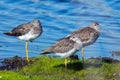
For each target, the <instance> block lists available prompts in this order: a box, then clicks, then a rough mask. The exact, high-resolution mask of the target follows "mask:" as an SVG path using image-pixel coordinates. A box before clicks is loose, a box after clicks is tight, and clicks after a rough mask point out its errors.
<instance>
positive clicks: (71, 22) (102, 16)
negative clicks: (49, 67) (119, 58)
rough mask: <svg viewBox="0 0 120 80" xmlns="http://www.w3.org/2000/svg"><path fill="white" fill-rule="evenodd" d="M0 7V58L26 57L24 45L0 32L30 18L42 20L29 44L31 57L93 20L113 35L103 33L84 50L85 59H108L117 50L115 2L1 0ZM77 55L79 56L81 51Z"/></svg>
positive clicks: (116, 3)
mask: <svg viewBox="0 0 120 80" xmlns="http://www.w3.org/2000/svg"><path fill="white" fill-rule="evenodd" d="M0 5H1V7H0V21H1V22H0V24H1V27H0V30H1V31H0V39H1V40H0V45H1V46H2V47H0V51H1V52H0V53H1V56H0V58H5V57H12V56H15V55H18V56H25V49H24V48H25V47H24V46H25V43H24V42H23V41H21V40H19V39H17V38H14V37H10V36H6V35H3V34H2V33H3V32H5V31H9V30H11V29H12V28H14V27H16V26H18V25H19V24H22V23H26V22H29V21H31V20H33V19H39V20H41V23H42V26H43V31H44V32H43V34H42V35H41V36H40V37H39V38H37V39H36V40H35V41H33V42H32V43H29V56H30V57H32V56H39V53H40V51H41V50H43V49H46V48H47V47H48V46H50V45H52V44H53V43H55V42H56V41H57V40H58V39H60V38H62V37H65V36H66V35H68V34H70V33H71V32H73V31H75V30H77V29H79V28H82V27H85V26H88V25H89V24H90V23H91V22H93V21H95V22H98V23H100V25H101V26H102V27H103V28H106V29H107V30H109V31H110V32H112V33H113V34H110V33H108V32H107V33H103V32H102V34H101V36H100V37H99V39H98V40H97V42H96V43H94V44H93V45H91V46H88V47H86V48H85V57H86V58H89V57H98V56H110V55H111V54H109V52H110V51H114V50H116V51H117V50H119V45H118V44H119V40H120V37H119V24H120V23H119V21H120V16H119V13H120V11H119V10H120V8H119V7H118V6H119V3H118V2H117V1H115V0H114V1H113V0H111V1H109V0H105V1H104V0H100V1H96V0H93V2H92V4H91V1H90V0H26V1H23V0H14V1H13V0H1V1H0ZM77 54H78V55H79V57H81V52H80V51H79V52H77Z"/></svg>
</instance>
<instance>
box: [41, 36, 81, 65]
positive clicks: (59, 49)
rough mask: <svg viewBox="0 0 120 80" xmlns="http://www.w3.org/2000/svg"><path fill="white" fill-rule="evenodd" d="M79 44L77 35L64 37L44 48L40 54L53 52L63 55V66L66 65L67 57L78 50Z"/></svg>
mask: <svg viewBox="0 0 120 80" xmlns="http://www.w3.org/2000/svg"><path fill="white" fill-rule="evenodd" d="M80 44H81V41H80V40H79V39H78V38H77V37H71V40H70V39H67V38H64V39H62V40H59V41H58V42H57V43H55V44H53V45H52V46H50V47H49V48H47V49H46V50H44V51H43V52H42V53H41V54H50V53H54V54H56V55H58V56H61V57H65V67H67V57H70V56H71V55H73V54H74V53H75V52H76V51H78V50H80V48H82V46H81V45H80Z"/></svg>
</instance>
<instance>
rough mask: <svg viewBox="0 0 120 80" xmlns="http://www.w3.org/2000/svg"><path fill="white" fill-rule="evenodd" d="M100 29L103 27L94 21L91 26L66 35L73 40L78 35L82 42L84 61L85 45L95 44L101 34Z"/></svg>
mask: <svg viewBox="0 0 120 80" xmlns="http://www.w3.org/2000/svg"><path fill="white" fill-rule="evenodd" d="M100 29H101V27H100V26H99V24H98V23H96V22H93V23H91V24H90V26H88V27H84V28H81V29H78V30H76V31H74V32H72V33H71V34H70V35H68V36H66V37H65V38H68V39H70V40H72V39H73V37H77V38H78V39H79V40H80V41H81V42H82V61H83V62H84V47H86V46H89V45H91V44H93V43H94V42H95V41H96V40H97V39H98V37H99V35H100ZM62 39H64V38H62ZM62 39H60V40H62ZM80 45H81V44H80Z"/></svg>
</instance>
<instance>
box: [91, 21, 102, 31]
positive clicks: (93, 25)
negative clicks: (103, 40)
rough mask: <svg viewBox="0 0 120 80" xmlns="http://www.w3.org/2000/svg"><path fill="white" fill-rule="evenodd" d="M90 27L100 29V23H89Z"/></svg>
mask: <svg viewBox="0 0 120 80" xmlns="http://www.w3.org/2000/svg"><path fill="white" fill-rule="evenodd" d="M90 27H91V28H93V29H95V30H97V31H100V29H101V27H100V25H99V24H98V23H97V22H93V23H91V24H90Z"/></svg>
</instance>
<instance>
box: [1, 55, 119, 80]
mask: <svg viewBox="0 0 120 80" xmlns="http://www.w3.org/2000/svg"><path fill="white" fill-rule="evenodd" d="M34 60H35V61H34V63H33V64H30V65H28V66H25V67H23V69H21V70H17V71H7V70H4V71H0V80H119V79H120V63H105V62H100V61H99V60H98V61H97V60H94V59H91V60H90V59H89V60H86V61H85V63H84V64H83V63H82V62H81V60H72V61H71V62H69V63H68V66H67V69H66V68H65V67H64V59H62V58H51V57H47V56H41V57H39V58H36V59H35V58H34Z"/></svg>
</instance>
